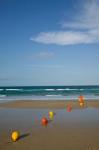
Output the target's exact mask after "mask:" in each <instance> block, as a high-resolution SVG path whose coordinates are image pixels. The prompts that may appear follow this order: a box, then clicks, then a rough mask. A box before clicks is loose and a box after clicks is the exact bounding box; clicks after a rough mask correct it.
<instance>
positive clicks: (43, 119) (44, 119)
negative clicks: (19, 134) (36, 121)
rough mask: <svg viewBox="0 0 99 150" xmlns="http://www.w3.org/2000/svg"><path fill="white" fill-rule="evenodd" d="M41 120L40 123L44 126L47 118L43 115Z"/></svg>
mask: <svg viewBox="0 0 99 150" xmlns="http://www.w3.org/2000/svg"><path fill="white" fill-rule="evenodd" d="M41 122H42V125H44V126H46V125H47V124H48V119H47V118H46V117H43V118H42V120H41Z"/></svg>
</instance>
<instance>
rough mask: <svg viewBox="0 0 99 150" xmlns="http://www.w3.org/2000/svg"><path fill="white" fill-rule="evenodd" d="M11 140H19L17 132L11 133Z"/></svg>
mask: <svg viewBox="0 0 99 150" xmlns="http://www.w3.org/2000/svg"><path fill="white" fill-rule="evenodd" d="M11 138H12V141H13V142H16V141H17V140H18V139H19V132H18V131H14V132H12V135H11Z"/></svg>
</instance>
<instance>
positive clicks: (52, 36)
mask: <svg viewBox="0 0 99 150" xmlns="http://www.w3.org/2000/svg"><path fill="white" fill-rule="evenodd" d="M61 27H62V29H63V28H64V30H62V29H61V30H59V31H54V32H53V31H52V32H41V33H39V34H38V35H37V36H36V37H33V38H31V40H32V41H34V42H38V43H43V44H58V45H70V44H86V43H99V1H98V0H90V1H88V0H87V2H86V3H85V4H84V6H83V9H82V10H81V12H79V14H78V15H76V16H74V19H73V21H72V22H66V21H64V22H63V23H62V25H61Z"/></svg>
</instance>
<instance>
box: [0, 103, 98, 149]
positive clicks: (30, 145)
mask: <svg viewBox="0 0 99 150" xmlns="http://www.w3.org/2000/svg"><path fill="white" fill-rule="evenodd" d="M68 104H70V105H72V111H71V112H67V111H66V106H67V105H68ZM22 108H24V109H22ZM98 108H99V101H86V102H85V105H84V107H83V108H81V107H80V106H79V103H78V102H77V101H47V102H45V101H13V102H6V103H2V104H0V150H12V149H14V150H33V149H34V150H99V132H98V131H99V109H98ZM50 110H52V111H54V112H55V116H54V118H53V120H52V121H49V123H48V125H47V126H46V127H44V126H42V125H41V118H42V117H43V116H46V117H47V118H48V112H49V111H50ZM48 119H49V118H48ZM13 130H18V131H19V132H20V135H21V136H20V139H19V140H18V141H17V142H12V140H11V133H12V131H13Z"/></svg>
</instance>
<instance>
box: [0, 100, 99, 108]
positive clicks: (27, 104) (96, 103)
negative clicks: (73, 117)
mask: <svg viewBox="0 0 99 150" xmlns="http://www.w3.org/2000/svg"><path fill="white" fill-rule="evenodd" d="M69 104H70V105H71V106H72V107H73V109H75V108H80V106H79V102H78V101H77V100H46V101H45V100H44V101H43V100H16V101H10V102H6V103H1V104H0V107H4V108H50V109H51V108H55V109H56V108H57V109H61V108H66V106H67V105H69ZM86 107H95V108H99V100H85V102H84V108H86Z"/></svg>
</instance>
